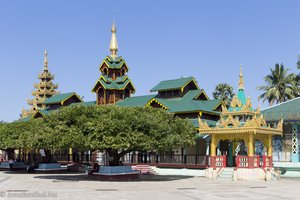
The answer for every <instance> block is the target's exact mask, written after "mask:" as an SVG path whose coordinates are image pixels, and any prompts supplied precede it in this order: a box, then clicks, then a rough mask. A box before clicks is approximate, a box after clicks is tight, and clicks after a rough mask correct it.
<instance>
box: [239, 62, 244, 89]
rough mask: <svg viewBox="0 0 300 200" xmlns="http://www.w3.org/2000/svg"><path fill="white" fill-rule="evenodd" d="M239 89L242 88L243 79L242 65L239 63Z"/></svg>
mask: <svg viewBox="0 0 300 200" xmlns="http://www.w3.org/2000/svg"><path fill="white" fill-rule="evenodd" d="M239 89H244V79H243V71H242V65H240V80H239Z"/></svg>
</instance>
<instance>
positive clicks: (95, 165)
mask: <svg viewBox="0 0 300 200" xmlns="http://www.w3.org/2000/svg"><path fill="white" fill-rule="evenodd" d="M99 167H100V166H99V165H98V163H95V164H94V165H93V168H92V169H90V170H88V171H87V172H88V175H92V174H93V172H98V171H99Z"/></svg>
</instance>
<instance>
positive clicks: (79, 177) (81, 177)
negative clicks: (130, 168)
mask: <svg viewBox="0 0 300 200" xmlns="http://www.w3.org/2000/svg"><path fill="white" fill-rule="evenodd" d="M34 178H39V179H53V182H64V181H65V182H78V181H107V182H146V181H147V182H151V181H153V182H155V181H174V180H181V179H188V178H193V176H176V175H174V176H173V175H141V176H139V178H137V179H126V180H123V179H115V180H102V179H99V178H98V177H95V176H88V175H86V174H69V175H67V174H44V175H42V174H37V176H34Z"/></svg>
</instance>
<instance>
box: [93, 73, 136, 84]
mask: <svg viewBox="0 0 300 200" xmlns="http://www.w3.org/2000/svg"><path fill="white" fill-rule="evenodd" d="M100 79H103V80H104V81H105V82H111V81H110V80H107V79H106V78H105V77H104V76H103V75H102V74H101V76H100V78H99V79H98V80H100ZM126 80H129V77H128V76H127V75H125V76H124V78H123V79H122V82H124V81H126ZM129 81H130V80H129Z"/></svg>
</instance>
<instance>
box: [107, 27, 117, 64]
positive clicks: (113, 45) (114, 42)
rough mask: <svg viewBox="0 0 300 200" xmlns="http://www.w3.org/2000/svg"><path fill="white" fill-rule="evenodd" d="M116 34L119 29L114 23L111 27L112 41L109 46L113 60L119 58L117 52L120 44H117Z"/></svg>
mask: <svg viewBox="0 0 300 200" xmlns="http://www.w3.org/2000/svg"><path fill="white" fill-rule="evenodd" d="M116 32H117V29H116V26H115V22H113V24H112V26H111V40H110V45H109V50H110V52H111V57H113V58H115V57H117V51H118V42H117V35H116Z"/></svg>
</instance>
